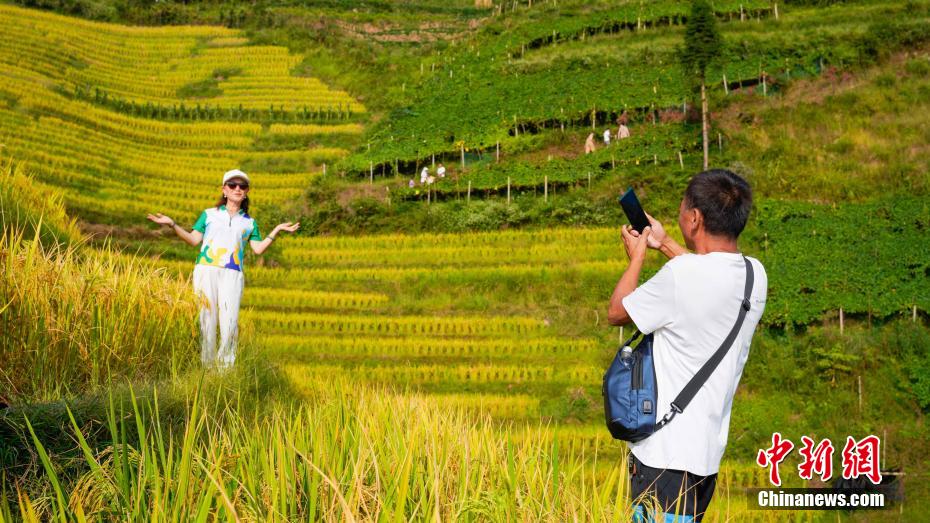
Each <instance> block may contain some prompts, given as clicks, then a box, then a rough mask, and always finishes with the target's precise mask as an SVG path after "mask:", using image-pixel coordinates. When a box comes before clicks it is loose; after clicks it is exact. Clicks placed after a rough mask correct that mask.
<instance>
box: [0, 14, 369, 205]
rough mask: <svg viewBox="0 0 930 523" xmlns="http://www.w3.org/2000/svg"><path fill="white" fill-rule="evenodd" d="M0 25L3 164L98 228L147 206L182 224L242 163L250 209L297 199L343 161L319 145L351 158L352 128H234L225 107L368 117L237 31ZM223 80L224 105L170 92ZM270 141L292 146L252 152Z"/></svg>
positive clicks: (29, 18)
mask: <svg viewBox="0 0 930 523" xmlns="http://www.w3.org/2000/svg"><path fill="white" fill-rule="evenodd" d="M0 21H2V22H3V24H4V26H6V27H7V28H8V29H9V31H10V32H9V33H7V34H6V36H5V37H4V38H3V39H2V42H0V144H2V148H0V154H2V155H3V156H5V157H11V158H15V159H16V160H17V161H20V162H26V163H27V164H28V165H29V170H30V171H31V172H33V173H34V174H35V175H36V176H37V178H38V179H39V181H41V182H43V183H47V184H49V185H53V186H59V187H63V188H65V189H66V191H67V193H68V199H67V205H68V207H69V210H71V211H72V212H74V213H76V214H78V215H82V216H85V217H91V218H93V219H94V221H102V222H108V223H120V222H124V223H125V222H127V221H129V222H131V221H136V220H138V219H139V217H140V216H144V214H145V213H147V212H152V209H150V208H149V206H148V205H144V204H142V203H141V200H143V199H145V200H150V201H158V202H159V206H160V207H161V209H162V212H164V213H166V214H168V215H171V216H175V217H176V218H177V219H178V220H179V221H182V222H183V221H185V220H186V219H187V218H188V217H196V216H197V213H199V211H200V210H201V209H202V208H203V207H204V206H205V205H209V203H211V202H212V201H213V200H214V199H215V198H216V196H217V194H219V190H218V186H219V182H218V176H219V175H220V174H221V173H223V172H225V171H226V170H229V169H230V168H233V167H240V166H241V167H243V168H244V169H246V170H247V172H249V174H250V175H251V177H252V180H253V184H254V186H255V188H256V190H259V191H261V198H260V199H257V200H258V201H256V202H254V204H255V209H256V211H257V210H260V209H262V208H265V209H268V208H272V207H275V206H278V205H281V204H282V203H283V202H287V201H293V200H294V199H295V198H298V197H299V196H300V195H301V193H302V191H303V190H304V187H306V186H307V184H308V182H309V181H310V180H311V179H312V178H313V177H314V176H318V175H320V174H321V173H322V170H323V168H322V166H323V164H326V163H330V164H331V163H332V162H333V161H335V160H336V159H338V158H340V157H342V156H344V155H345V154H346V152H347V150H346V149H345V148H343V147H339V146H333V145H326V144H320V141H321V140H319V138H324V139H325V138H326V137H327V136H336V135H338V136H339V137H341V138H343V139H344V140H343V141H344V142H345V143H346V147H348V146H350V144H351V143H352V140H353V139H354V138H355V137H356V136H358V135H359V134H360V133H361V130H362V128H361V126H360V125H358V124H350V123H338V122H334V124H333V125H308V124H300V123H293V124H291V123H274V124H271V125H264V126H263V125H262V124H260V123H257V122H243V121H239V119H240V116H239V113H235V112H234V111H233V108H235V109H236V110H238V109H239V108H240V107H241V108H244V109H250V108H256V109H262V110H267V109H268V108H269V107H274V108H275V109H276V110H283V111H298V110H304V109H305V108H309V110H313V111H317V110H322V109H323V108H325V109H327V110H328V109H330V108H335V107H343V108H344V109H345V110H351V111H353V112H363V111H364V107H363V106H361V105H360V104H358V103H357V102H355V101H354V99H352V98H351V97H350V96H349V95H348V94H347V93H345V92H342V91H338V90H334V89H331V88H329V87H327V86H326V85H324V84H322V83H321V82H320V81H318V80H316V79H313V78H298V77H295V76H292V75H291V69H292V68H293V67H294V65H296V63H297V61H299V60H300V58H299V57H297V56H292V55H290V54H288V51H287V50H286V49H284V48H280V47H268V46H247V45H245V44H246V42H245V40H244V39H242V37H241V36H240V35H239V33H238V32H235V31H231V30H228V29H223V28H209V27H183V28H129V27H123V26H117V25H112V24H99V23H93V22H86V21H81V20H74V19H71V18H66V17H63V16H58V15H53V14H48V13H42V12H38V11H31V10H25V9H19V8H15V7H11V6H0ZM233 70H234V71H237V72H236V73H235V75H234V76H230V77H229V78H228V79H224V80H223V81H218V83H217V87H218V88H219V89H220V90H221V91H222V94H218V95H216V96H212V97H209V98H203V99H199V98H198V99H185V98H183V97H182V94H183V93H180V94H179V90H180V89H181V88H182V87H183V86H184V85H186V84H188V83H191V82H198V81H203V80H209V79H211V78H214V79H215V76H222V75H221V74H220V73H222V72H223V71H233ZM225 74H227V75H228V74H229V73H225ZM211 75H212V76H211ZM263 85H267V86H269V88H263V87H262V86H263ZM270 86H273V88H270ZM75 89H83V90H84V91H85V92H97V91H101V92H105V93H108V95H110V96H114V97H115V96H118V97H120V99H123V100H126V101H131V102H136V103H138V104H159V105H160V106H170V107H173V108H177V107H179V106H180V105H181V104H187V106H189V107H190V108H191V109H192V110H193V108H194V106H195V104H196V105H197V106H198V107H199V105H200V104H201V103H202V104H204V106H210V107H212V108H217V107H218V108H219V109H213V110H212V112H210V113H207V112H203V113H200V114H202V116H200V117H199V119H191V118H188V119H186V120H183V121H182V120H180V119H172V118H167V119H153V118H148V117H143V116H141V115H135V114H131V112H130V113H127V112H125V111H124V112H119V111H114V110H112V108H111V107H108V106H105V105H103V104H102V103H97V102H95V101H94V100H88V99H83V98H80V97H77V96H74V95H73V93H74V90H75ZM140 107H141V105H140ZM224 109H227V111H225V112H224ZM208 119H209V120H208ZM279 136H286V137H291V138H294V137H296V138H300V139H301V140H298V142H287V143H286V144H284V145H282V146H276V147H272V148H271V149H269V148H268V147H262V146H259V145H258V142H259V141H261V140H272V141H273V140H274V139H275V137H279ZM324 141H325V140H324ZM291 143H301V144H303V143H309V144H310V146H309V147H304V146H298V145H289V144H291ZM143 197H144V198H143ZM190 219H193V218H190Z"/></svg>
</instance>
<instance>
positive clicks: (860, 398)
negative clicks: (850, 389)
mask: <svg viewBox="0 0 930 523" xmlns="http://www.w3.org/2000/svg"><path fill="white" fill-rule="evenodd" d="M856 381H857V382H859V413H860V414H862V374H860V375H858V376H856Z"/></svg>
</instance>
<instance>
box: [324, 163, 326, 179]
mask: <svg viewBox="0 0 930 523" xmlns="http://www.w3.org/2000/svg"><path fill="white" fill-rule="evenodd" d="M323 176H326V164H325V163H324V164H323Z"/></svg>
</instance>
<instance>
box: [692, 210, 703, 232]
mask: <svg viewBox="0 0 930 523" xmlns="http://www.w3.org/2000/svg"><path fill="white" fill-rule="evenodd" d="M689 212H690V213H691V223H692V225H693V227H694V230H697V229H700V228H703V227H704V214H703V213H702V212H701V210H700V209H698V208H697V207H695V208H694V209H691V210H690V211H689Z"/></svg>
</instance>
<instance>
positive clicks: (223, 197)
mask: <svg viewBox="0 0 930 523" xmlns="http://www.w3.org/2000/svg"><path fill="white" fill-rule="evenodd" d="M220 205H226V195H225V194H221V195H220V198H219V200H217V201H216V207H217V208H219V207H220ZM239 208H240V209H242V212H246V213H247V212H249V197H248V196H246V197H245V198H243V199H242V203H241V204H239Z"/></svg>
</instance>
